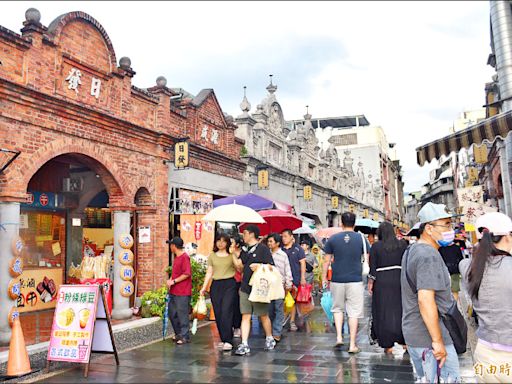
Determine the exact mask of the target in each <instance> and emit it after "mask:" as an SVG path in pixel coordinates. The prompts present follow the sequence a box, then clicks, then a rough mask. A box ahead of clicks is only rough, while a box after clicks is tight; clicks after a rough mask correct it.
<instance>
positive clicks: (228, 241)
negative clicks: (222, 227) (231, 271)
mask: <svg viewBox="0 0 512 384" xmlns="http://www.w3.org/2000/svg"><path fill="white" fill-rule="evenodd" d="M219 240H224V241H225V242H226V251H227V252H229V251H228V250H229V246H230V245H231V238H230V237H229V235H228V234H227V233H224V232H221V233H219V234H217V237H216V239H215V243H214V244H213V252H219V248H217V241H219Z"/></svg>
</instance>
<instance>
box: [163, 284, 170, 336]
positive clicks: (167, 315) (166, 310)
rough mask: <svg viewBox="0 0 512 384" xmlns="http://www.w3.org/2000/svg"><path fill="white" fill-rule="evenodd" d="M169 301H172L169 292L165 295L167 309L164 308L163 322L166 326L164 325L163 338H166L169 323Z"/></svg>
mask: <svg viewBox="0 0 512 384" xmlns="http://www.w3.org/2000/svg"><path fill="white" fill-rule="evenodd" d="M169 301H171V296H170V295H169V293H167V295H166V296H165V310H164V317H163V319H162V320H163V322H164V326H163V327H162V339H163V340H165V335H166V334H167V326H168V324H169Z"/></svg>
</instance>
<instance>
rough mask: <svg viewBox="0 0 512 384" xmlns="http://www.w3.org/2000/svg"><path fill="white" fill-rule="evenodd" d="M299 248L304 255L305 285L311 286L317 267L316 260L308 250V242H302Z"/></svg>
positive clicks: (309, 244) (309, 245)
mask: <svg viewBox="0 0 512 384" xmlns="http://www.w3.org/2000/svg"><path fill="white" fill-rule="evenodd" d="M300 246H301V248H302V250H303V251H304V253H305V254H306V284H313V283H314V280H315V268H316V267H318V260H317V258H316V256H315V255H313V253H312V252H311V250H310V247H311V243H310V241H309V240H306V239H305V240H302V241H301V242H300Z"/></svg>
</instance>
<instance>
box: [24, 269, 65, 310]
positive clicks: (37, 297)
mask: <svg viewBox="0 0 512 384" xmlns="http://www.w3.org/2000/svg"><path fill="white" fill-rule="evenodd" d="M62 275H63V270H62V268H42V269H25V270H23V273H22V274H21V275H20V276H19V277H18V281H19V282H20V289H21V294H20V295H19V297H18V300H17V302H16V305H17V307H18V311H20V312H29V311H40V310H43V309H50V308H54V307H55V303H56V301H57V297H58V296H57V290H58V289H59V286H60V285H61V284H62Z"/></svg>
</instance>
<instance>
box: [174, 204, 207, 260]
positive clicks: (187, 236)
mask: <svg viewBox="0 0 512 384" xmlns="http://www.w3.org/2000/svg"><path fill="white" fill-rule="evenodd" d="M203 217H204V215H186V214H181V215H180V237H181V238H182V239H183V242H184V243H185V250H186V252H187V253H188V254H189V255H190V256H192V255H194V254H197V255H202V256H209V255H210V253H211V252H212V251H213V240H214V229H215V222H213V221H201V219H202V218H203Z"/></svg>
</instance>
